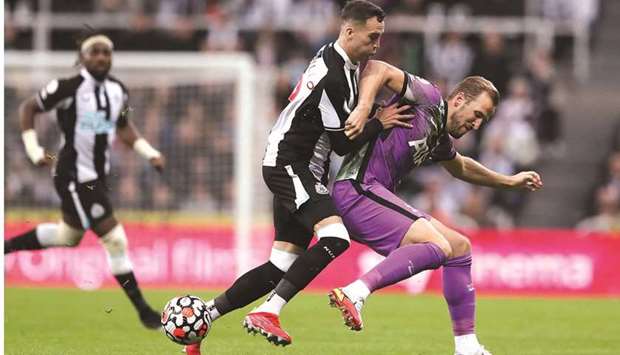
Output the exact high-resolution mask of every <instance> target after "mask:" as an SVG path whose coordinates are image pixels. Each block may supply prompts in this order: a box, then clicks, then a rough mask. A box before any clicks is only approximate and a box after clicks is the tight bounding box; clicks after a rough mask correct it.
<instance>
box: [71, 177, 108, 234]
mask: <svg viewBox="0 0 620 355" xmlns="http://www.w3.org/2000/svg"><path fill="white" fill-rule="evenodd" d="M69 191H70V194H71V198H72V200H73V204H74V206H75V209H76V211H77V212H78V216H79V218H80V221H81V223H82V225H83V226H85V227H84V229H88V228H92V229H94V230H95V231H97V235H100V236H101V235H103V234H105V232H107V231H109V230H110V229H112V228H113V227H115V226H116V220H115V219H114V211H113V209H112V204H111V203H110V200H109V198H108V187H107V185H106V184H105V182H104V181H103V180H93V181H88V182H83V183H74V182H71V183H70V185H69ZM106 229H107V231H106Z"/></svg>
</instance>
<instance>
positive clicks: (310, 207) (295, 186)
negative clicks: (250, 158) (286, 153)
mask: <svg viewBox="0 0 620 355" xmlns="http://www.w3.org/2000/svg"><path fill="white" fill-rule="evenodd" d="M263 178H264V180H265V183H266V184H267V187H269V189H270V190H271V192H272V193H273V194H274V217H275V211H276V208H278V209H280V210H286V211H288V212H289V214H290V215H291V216H292V217H293V218H294V219H295V220H296V221H297V222H298V224H300V225H302V226H303V227H304V229H307V230H309V231H310V234H312V231H313V230H314V228H315V225H316V224H317V223H319V222H321V221H324V220H325V219H328V218H330V217H338V212H337V211H336V207H335V206H334V203H333V201H332V199H331V196H330V195H329V191H328V190H327V188H326V187H325V185H324V184H323V183H322V182H321V181H319V180H318V179H317V178H316V177H315V176H314V175H313V174H312V172H311V171H310V169H309V168H308V165H307V164H306V163H304V164H297V165H288V166H284V167H263ZM276 202H277V206H276ZM281 215H284V213H283V212H282V213H281ZM279 219H280V220H281V221H284V222H285V223H287V224H291V223H292V222H290V221H289V220H288V219H286V218H279ZM274 222H275V221H274ZM280 224H282V222H280Z"/></svg>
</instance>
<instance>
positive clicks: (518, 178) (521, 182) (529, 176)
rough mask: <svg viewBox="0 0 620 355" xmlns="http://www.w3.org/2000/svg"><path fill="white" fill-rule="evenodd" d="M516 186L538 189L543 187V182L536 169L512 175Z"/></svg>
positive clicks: (531, 189) (532, 189)
mask: <svg viewBox="0 0 620 355" xmlns="http://www.w3.org/2000/svg"><path fill="white" fill-rule="evenodd" d="M512 179H513V184H512V186H513V187H514V188H522V189H527V190H530V191H537V190H540V189H542V187H543V182H542V179H541V178H540V175H538V173H537V172H535V171H522V172H520V173H518V174H516V175H513V176H512Z"/></svg>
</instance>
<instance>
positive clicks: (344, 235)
mask: <svg viewBox="0 0 620 355" xmlns="http://www.w3.org/2000/svg"><path fill="white" fill-rule="evenodd" d="M316 237H317V238H318V239H319V242H322V243H323V244H325V246H326V247H327V248H328V250H329V252H330V253H331V254H333V258H335V257H336V256H338V255H340V254H342V253H344V251H345V250H347V249H348V248H349V245H350V244H351V239H350V237H349V232H348V231H347V228H346V227H345V226H344V224H342V223H332V224H329V225H327V226H323V227H321V228H319V229H318V230H317V231H316ZM331 254H330V255H331Z"/></svg>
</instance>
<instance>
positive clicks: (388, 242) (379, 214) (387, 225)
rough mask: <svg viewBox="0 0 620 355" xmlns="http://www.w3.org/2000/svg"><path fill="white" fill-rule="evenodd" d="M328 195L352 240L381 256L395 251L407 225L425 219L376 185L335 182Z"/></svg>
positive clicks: (408, 226)
mask: <svg viewBox="0 0 620 355" xmlns="http://www.w3.org/2000/svg"><path fill="white" fill-rule="evenodd" d="M332 195H333V197H334V202H335V204H336V208H337V209H338V211H339V213H340V214H341V216H342V219H343V221H344V224H345V226H346V227H347V230H349V233H350V234H351V236H352V238H353V240H355V241H357V242H360V243H362V244H365V245H367V246H368V247H370V248H371V249H373V250H374V251H375V252H377V253H379V254H381V255H384V256H386V255H388V254H389V253H391V252H392V251H394V250H395V249H397V248H398V247H399V246H400V245H401V241H402V240H403V238H404V237H405V235H406V234H407V232H408V230H409V228H410V227H411V225H412V224H413V223H414V222H415V221H417V220H418V219H420V218H424V216H425V215H424V214H423V213H421V212H419V211H417V210H416V209H414V208H413V207H411V206H409V205H408V204H407V203H405V202H404V201H402V200H401V199H400V198H398V196H396V195H395V194H394V193H392V192H391V191H389V190H387V189H386V188H385V187H383V186H380V185H366V184H364V185H362V184H360V183H358V182H356V181H353V180H345V181H338V182H336V183H335V184H334V187H333V189H332Z"/></svg>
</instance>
